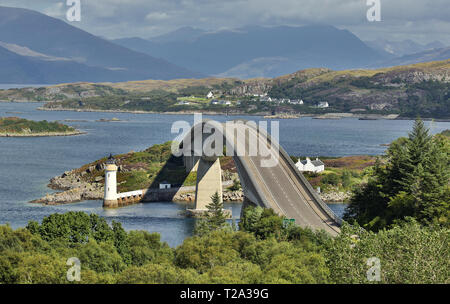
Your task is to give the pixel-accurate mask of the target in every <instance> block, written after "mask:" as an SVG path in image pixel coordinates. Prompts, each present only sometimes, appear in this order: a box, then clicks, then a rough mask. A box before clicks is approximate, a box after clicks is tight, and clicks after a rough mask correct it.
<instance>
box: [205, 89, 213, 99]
mask: <svg viewBox="0 0 450 304" xmlns="http://www.w3.org/2000/svg"><path fill="white" fill-rule="evenodd" d="M206 98H209V99H211V98H214V93H213V92H212V91H209V93H208V95H206Z"/></svg>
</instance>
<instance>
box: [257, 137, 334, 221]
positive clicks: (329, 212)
mask: <svg viewBox="0 0 450 304" xmlns="http://www.w3.org/2000/svg"><path fill="white" fill-rule="evenodd" d="M257 131H258V132H260V133H262V134H263V135H264V136H265V137H266V138H267V141H268V142H270V144H272V145H275V146H276V147H277V148H278V151H279V152H280V155H281V156H282V157H283V158H284V159H285V160H286V162H287V163H288V164H289V166H290V168H291V169H292V170H293V171H294V173H295V176H296V177H297V179H298V181H299V182H300V183H301V184H302V185H303V186H304V188H305V189H306V190H307V191H308V192H309V194H310V196H311V197H312V198H313V199H314V200H315V201H316V202H317V203H318V205H319V206H320V207H321V208H322V210H323V211H324V212H325V213H326V214H327V215H328V216H329V217H330V218H331V219H332V220H334V221H335V222H336V223H337V224H338V225H339V226H341V225H342V222H343V221H342V219H341V218H340V217H338V216H337V215H336V214H335V213H334V212H333V210H331V209H330V207H328V206H327V204H325V203H324V202H323V200H322V198H321V197H320V196H319V194H318V193H317V192H316V191H315V190H314V188H313V187H312V186H311V184H310V183H309V182H308V180H307V179H306V178H305V177H304V176H303V174H301V172H300V171H299V170H298V168H297V166H295V164H294V162H293V161H292V159H291V157H290V156H289V155H288V154H287V152H286V151H285V150H284V149H283V147H281V146H280V144H279V143H278V142H277V141H274V140H272V137H271V136H270V134H268V133H267V132H265V131H264V130H257Z"/></svg>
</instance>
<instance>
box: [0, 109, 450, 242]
mask: <svg viewBox="0 0 450 304" xmlns="http://www.w3.org/2000/svg"><path fill="white" fill-rule="evenodd" d="M40 105H41V104H36V103H33V104H29V103H28V104H26V103H0V116H19V117H23V118H27V119H33V120H44V119H46V120H49V121H53V120H61V121H63V120H66V119H67V120H77V121H72V122H65V123H66V124H69V125H71V126H73V127H75V128H78V129H81V130H84V131H87V132H88V134H87V135H81V136H71V137H41V138H0V224H5V223H9V224H10V225H11V226H12V227H13V228H17V227H21V226H25V225H26V224H27V222H28V221H29V220H38V221H40V220H41V219H42V218H43V217H44V216H47V215H49V214H51V213H55V212H60V213H63V212H67V211H71V210H77V211H78V210H79V211H86V212H94V213H97V214H99V215H101V216H103V217H105V218H106V219H107V221H108V222H111V221H112V220H116V221H120V222H122V224H123V225H124V227H125V228H126V229H136V230H148V231H151V232H159V233H161V238H162V240H164V241H166V242H168V243H169V244H170V245H171V246H176V245H178V244H180V243H181V242H182V241H183V239H184V238H185V237H187V236H189V235H191V233H192V229H193V227H194V224H195V220H193V219H187V218H185V217H184V216H183V211H184V210H185V209H186V205H183V204H174V203H163V202H161V203H147V204H137V205H133V206H128V207H124V208H120V209H116V210H104V209H103V208H102V202H101V201H87V202H81V203H75V204H68V205H61V206H41V205H31V204H28V203H27V202H28V201H30V200H33V199H37V198H40V197H42V196H44V195H45V194H46V193H50V192H52V190H51V189H49V188H47V184H48V181H49V179H50V178H52V177H53V176H56V175H60V174H61V173H62V172H64V171H66V170H71V169H73V168H77V167H80V166H81V165H83V164H85V163H88V162H91V161H94V160H96V159H99V158H101V157H104V156H106V155H108V154H109V153H110V152H111V153H125V152H128V151H132V150H133V151H139V150H143V149H145V148H147V147H149V146H151V145H154V144H159V143H162V142H165V141H168V140H172V139H173V138H174V137H175V135H174V134H171V131H170V130H171V126H172V123H173V122H174V121H178V120H186V121H188V122H190V123H192V122H193V116H192V115H159V114H129V113H94V112H92V113H89V112H65V111H61V112H46V111H38V110H36V108H37V107H38V106H40ZM113 117H117V118H119V119H121V120H122V121H121V122H96V120H98V119H100V118H113ZM206 117H207V118H211V119H216V120H219V121H226V120H228V119H237V118H242V119H249V120H256V119H262V118H260V117H248V116H242V117H225V116H206ZM412 123H413V122H412V121H403V120H402V121H388V120H374V121H372V120H366V121H360V120H356V119H341V120H314V119H311V118H302V119H294V120H281V121H280V142H281V145H282V146H283V147H284V148H285V149H286V150H287V152H288V153H289V154H291V155H309V156H316V155H323V156H345V155H360V154H371V155H376V154H381V153H383V151H384V150H385V148H386V147H384V146H381V144H386V143H389V142H391V141H392V140H394V139H395V138H398V137H400V136H405V135H407V133H408V131H409V130H410V128H411V126H412ZM426 125H427V126H428V127H430V128H431V131H432V132H433V133H438V132H441V131H442V130H445V129H450V123H448V122H435V123H431V122H426ZM240 206H241V205H240V204H226V208H227V209H231V210H232V212H233V217H235V218H238V217H239V214H240ZM330 207H331V208H332V209H333V210H334V211H335V212H336V213H337V214H338V215H341V214H342V212H343V210H344V208H345V207H344V206H343V205H330Z"/></svg>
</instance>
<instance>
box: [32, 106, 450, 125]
mask: <svg viewBox="0 0 450 304" xmlns="http://www.w3.org/2000/svg"><path fill="white" fill-rule="evenodd" d="M37 110H39V111H69V112H99V113H128V114H163V115H193V114H197V113H202V114H204V115H227V116H240V115H247V116H263V117H264V118H266V117H267V118H277V119H294V118H302V117H313V118H316V119H341V118H358V119H362V120H364V119H368V118H369V119H368V120H384V119H386V120H414V119H415V118H414V117H403V116H399V115H398V114H386V115H383V114H354V113H325V114H298V115H297V114H295V115H292V116H288V117H285V116H283V115H271V114H270V113H269V112H258V113H246V112H243V111H233V112H228V113H225V112H215V111H203V110H196V111H178V112H156V111H136V110H134V111H130V110H100V109H96V110H94V109H76V108H44V107H39V108H37ZM423 120H424V121H429V120H434V121H442V122H448V121H450V119H445V118H437V119H435V118H423Z"/></svg>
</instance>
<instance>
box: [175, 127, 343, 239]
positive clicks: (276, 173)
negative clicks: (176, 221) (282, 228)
mask: <svg viewBox="0 0 450 304" xmlns="http://www.w3.org/2000/svg"><path fill="white" fill-rule="evenodd" d="M212 138H214V140H212ZM224 146H225V147H226V155H229V156H232V157H233V159H234V162H235V163H236V167H237V171H238V175H239V178H240V181H241V185H242V188H243V191H244V195H245V201H244V206H243V209H244V208H245V207H246V206H248V205H255V206H261V207H264V208H272V209H273V210H275V212H277V213H278V214H280V215H285V216H286V217H287V218H290V219H295V223H296V224H297V225H299V226H302V227H310V228H312V229H314V230H318V229H323V230H325V231H327V232H328V233H330V234H332V235H336V234H337V233H339V232H340V229H339V226H340V225H341V223H342V221H341V219H340V218H339V217H337V216H336V215H335V214H334V212H333V211H332V210H331V209H330V208H329V207H328V206H327V205H326V204H325V203H324V202H323V201H322V199H321V198H320V196H319V195H318V194H317V193H316V191H315V190H314V189H313V188H312V186H311V185H310V184H309V182H308V181H307V180H306V178H305V177H304V176H303V175H302V174H301V173H300V172H299V171H298V169H297V167H296V166H295V165H294V163H293V161H292V159H291V158H290V157H289V155H288V154H287V153H286V151H285V150H284V149H283V148H282V147H281V146H280V145H279V144H278V142H276V140H273V139H272V138H271V136H270V135H269V134H267V132H266V131H265V130H263V128H260V127H258V126H257V125H256V124H255V123H253V124H252V123H247V122H242V121H241V122H233V123H225V124H221V123H218V122H214V121H202V122H200V123H198V124H196V125H194V126H193V127H192V129H191V130H190V131H189V132H188V133H187V135H186V136H185V137H184V139H183V142H182V143H181V144H180V145H179V149H180V152H181V153H182V155H183V156H184V164H185V166H186V170H187V171H191V170H195V171H197V185H196V201H195V210H193V211H194V212H202V211H204V210H205V209H206V205H207V204H209V203H210V202H211V196H212V195H213V194H214V193H215V192H216V191H217V192H218V193H219V195H220V197H221V194H222V182H221V168H220V163H219V158H218V156H220V155H221V152H222V151H224ZM204 147H209V149H204ZM255 149H257V153H255ZM212 150H214V151H213V152H211V151H212Z"/></svg>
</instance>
